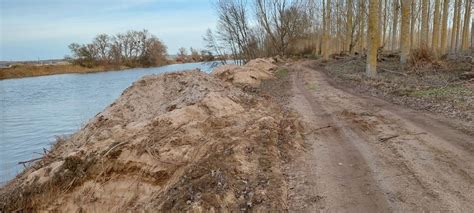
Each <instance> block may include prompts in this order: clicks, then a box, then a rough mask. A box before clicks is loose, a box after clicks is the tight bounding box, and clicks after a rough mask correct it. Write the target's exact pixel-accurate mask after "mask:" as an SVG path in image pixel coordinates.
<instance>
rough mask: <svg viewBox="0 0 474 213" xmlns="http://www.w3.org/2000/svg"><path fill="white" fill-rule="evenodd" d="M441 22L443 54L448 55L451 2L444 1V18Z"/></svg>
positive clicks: (441, 50)
mask: <svg viewBox="0 0 474 213" xmlns="http://www.w3.org/2000/svg"><path fill="white" fill-rule="evenodd" d="M442 17H443V18H442V21H441V49H440V51H439V52H440V53H441V54H446V51H447V49H448V17H449V0H444V3H443V16H442Z"/></svg>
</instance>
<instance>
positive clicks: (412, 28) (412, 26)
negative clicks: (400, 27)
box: [410, 1, 416, 49]
mask: <svg viewBox="0 0 474 213" xmlns="http://www.w3.org/2000/svg"><path fill="white" fill-rule="evenodd" d="M415 10H416V1H411V20H410V49H413V48H414V46H415V24H416V13H415Z"/></svg>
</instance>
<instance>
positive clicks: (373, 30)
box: [366, 0, 380, 78]
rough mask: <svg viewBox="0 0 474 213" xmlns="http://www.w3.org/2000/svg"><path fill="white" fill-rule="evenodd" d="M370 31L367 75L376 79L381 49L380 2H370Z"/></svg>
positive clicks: (372, 0)
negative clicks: (378, 53)
mask: <svg viewBox="0 0 474 213" xmlns="http://www.w3.org/2000/svg"><path fill="white" fill-rule="evenodd" d="M369 4H370V5H369V29H368V32H367V37H368V39H369V40H368V42H367V48H368V50H367V68H366V74H367V77H369V78H375V77H376V75H377V49H378V47H379V36H380V35H379V30H378V23H377V22H378V16H379V15H378V7H379V5H378V4H379V1H378V0H370V1H369Z"/></svg>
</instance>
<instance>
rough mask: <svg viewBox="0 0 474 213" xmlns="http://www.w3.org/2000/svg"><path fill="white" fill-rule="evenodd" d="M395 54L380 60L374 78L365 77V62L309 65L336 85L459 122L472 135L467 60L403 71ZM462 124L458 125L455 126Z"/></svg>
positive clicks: (473, 98) (473, 102)
mask: <svg viewBox="0 0 474 213" xmlns="http://www.w3.org/2000/svg"><path fill="white" fill-rule="evenodd" d="M396 56H397V55H389V56H385V57H381V58H382V59H383V60H382V61H380V62H379V63H378V71H379V76H378V78H377V79H373V80H371V79H367V78H365V73H364V70H365V60H364V59H363V58H358V57H346V58H343V59H340V60H333V61H329V62H327V63H325V64H322V63H319V62H314V63H312V64H311V65H310V66H311V67H313V68H315V69H318V70H321V71H324V72H325V73H326V74H328V75H329V76H331V77H332V78H333V79H334V81H335V84H337V85H346V86H347V87H350V88H351V90H355V91H357V92H359V93H362V94H370V95H372V96H375V97H379V98H383V99H385V100H387V101H389V102H392V103H394V104H397V105H402V106H406V107H409V108H411V109H416V110H421V111H429V112H434V113H437V114H441V115H443V116H445V117H447V118H450V119H454V120H458V121H457V122H456V123H455V124H453V125H456V126H457V128H459V129H460V130H462V131H464V132H465V133H467V134H471V135H474V79H466V78H465V76H466V73H471V72H472V71H473V70H472V68H473V66H472V64H471V63H470V61H467V60H462V59H461V60H460V59H457V60H453V59H450V60H448V59H444V60H438V61H428V62H427V61H421V62H417V63H416V64H414V65H410V66H409V67H407V68H405V70H403V69H402V67H401V66H400V64H399V63H398V60H399V59H398V57H396ZM458 124H461V125H458Z"/></svg>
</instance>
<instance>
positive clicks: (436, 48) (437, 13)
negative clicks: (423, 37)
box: [431, 0, 441, 57]
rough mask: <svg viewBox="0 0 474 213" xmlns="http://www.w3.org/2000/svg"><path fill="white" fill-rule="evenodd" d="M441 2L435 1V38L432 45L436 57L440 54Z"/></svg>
mask: <svg viewBox="0 0 474 213" xmlns="http://www.w3.org/2000/svg"><path fill="white" fill-rule="evenodd" d="M440 4H441V3H440V0H435V11H434V17H433V37H432V40H433V41H432V43H431V48H433V51H434V53H435V56H436V57H437V56H438V54H439V34H440V31H439V18H440Z"/></svg>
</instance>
